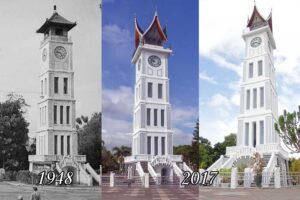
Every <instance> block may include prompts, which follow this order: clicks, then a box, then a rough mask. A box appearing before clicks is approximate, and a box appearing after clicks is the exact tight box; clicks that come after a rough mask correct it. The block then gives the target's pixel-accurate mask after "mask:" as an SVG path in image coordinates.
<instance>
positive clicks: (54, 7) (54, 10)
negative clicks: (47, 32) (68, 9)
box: [53, 5, 56, 13]
mask: <svg viewBox="0 0 300 200" xmlns="http://www.w3.org/2000/svg"><path fill="white" fill-rule="evenodd" d="M53 12H54V13H56V5H54V6H53Z"/></svg>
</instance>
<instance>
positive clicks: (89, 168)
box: [85, 163, 100, 183]
mask: <svg viewBox="0 0 300 200" xmlns="http://www.w3.org/2000/svg"><path fill="white" fill-rule="evenodd" d="M85 167H86V170H87V171H88V172H89V173H90V174H91V175H92V177H93V178H94V179H95V181H97V182H98V183H100V175H99V174H97V173H96V172H95V170H94V169H93V168H92V167H91V165H90V163H87V164H85Z"/></svg>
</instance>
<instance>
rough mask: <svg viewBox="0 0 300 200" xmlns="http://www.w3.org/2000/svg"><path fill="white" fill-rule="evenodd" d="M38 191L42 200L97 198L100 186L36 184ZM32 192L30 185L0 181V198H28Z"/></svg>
mask: <svg viewBox="0 0 300 200" xmlns="http://www.w3.org/2000/svg"><path fill="white" fill-rule="evenodd" d="M38 191H39V192H40V194H41V199H42V200H99V199H100V191H101V188H100V187H99V186H98V187H53V186H38ZM32 192H33V190H32V186H31V185H25V184H20V183H18V182H0V200H16V199H17V197H18V196H19V195H22V196H23V199H24V200H28V199H30V195H31V193H32Z"/></svg>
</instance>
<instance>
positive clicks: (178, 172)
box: [173, 163, 182, 177]
mask: <svg viewBox="0 0 300 200" xmlns="http://www.w3.org/2000/svg"><path fill="white" fill-rule="evenodd" d="M173 169H174V172H175V174H176V175H177V176H178V177H181V176H182V171H181V169H180V168H179V167H178V166H177V164H176V163H173Z"/></svg>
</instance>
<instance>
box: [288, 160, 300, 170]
mask: <svg viewBox="0 0 300 200" xmlns="http://www.w3.org/2000/svg"><path fill="white" fill-rule="evenodd" d="M289 165H290V171H291V172H300V159H295V158H292V159H291V160H290V164H289Z"/></svg>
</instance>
